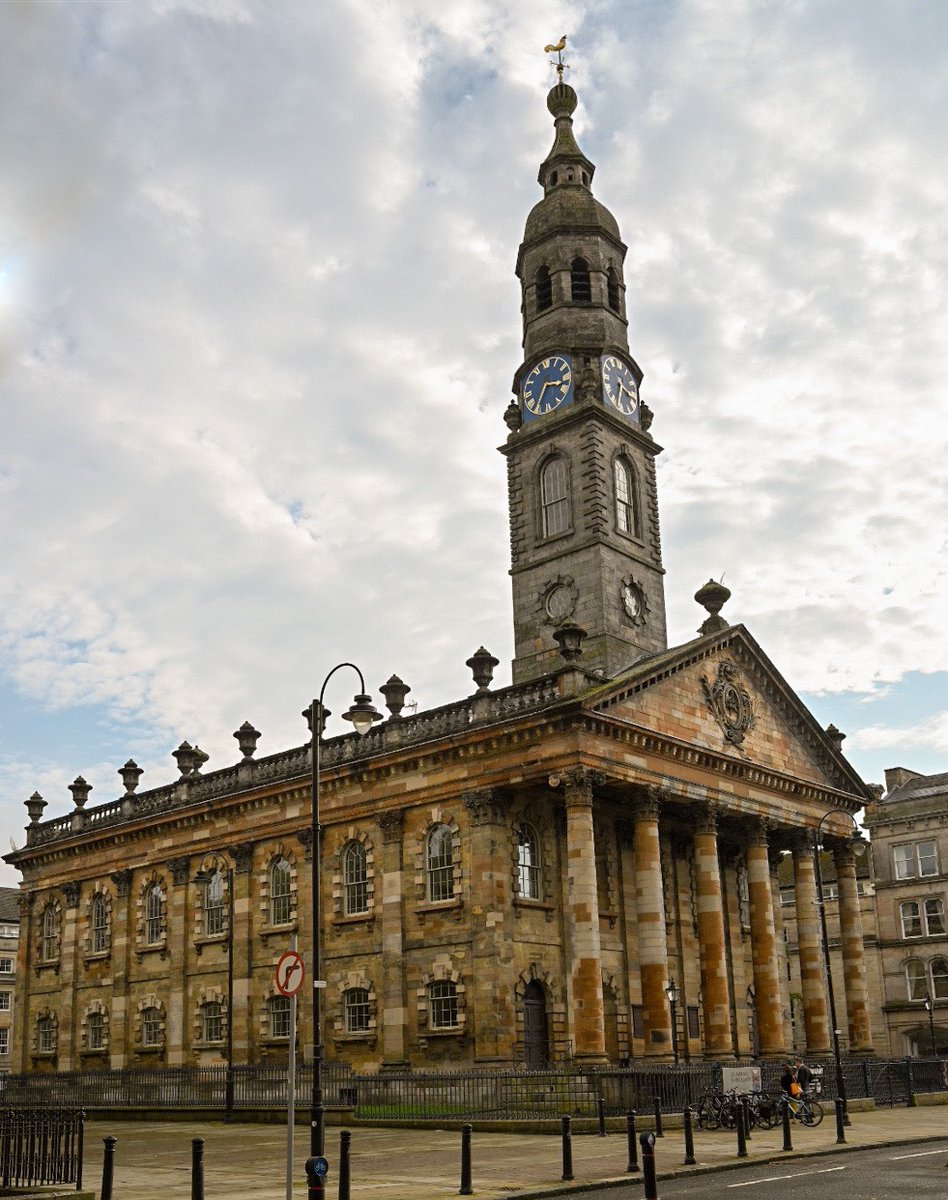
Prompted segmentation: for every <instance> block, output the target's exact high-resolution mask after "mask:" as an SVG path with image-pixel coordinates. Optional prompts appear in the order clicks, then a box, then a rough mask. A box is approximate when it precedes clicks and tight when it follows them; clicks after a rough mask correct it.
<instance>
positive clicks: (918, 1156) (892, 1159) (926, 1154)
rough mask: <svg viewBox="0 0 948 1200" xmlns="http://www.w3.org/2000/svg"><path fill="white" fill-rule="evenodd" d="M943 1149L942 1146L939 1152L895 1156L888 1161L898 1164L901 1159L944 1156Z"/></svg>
mask: <svg viewBox="0 0 948 1200" xmlns="http://www.w3.org/2000/svg"><path fill="white" fill-rule="evenodd" d="M944 1153H945V1148H944V1146H942V1148H941V1149H940V1150H919V1151H918V1153H917V1154H896V1155H894V1156H893V1157H892V1158H890V1159H889V1161H890V1162H899V1161H901V1159H903V1158H928V1156H929V1155H930V1154H944Z"/></svg>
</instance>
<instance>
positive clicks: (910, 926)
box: [899, 900, 922, 938]
mask: <svg viewBox="0 0 948 1200" xmlns="http://www.w3.org/2000/svg"><path fill="white" fill-rule="evenodd" d="M899 912H900V915H901V918H902V937H904V938H910V937H921V936H922V913H921V909H920V908H919V905H918V901H917V900H907V901H906V902H905V904H903V905H901V907H900V909H899Z"/></svg>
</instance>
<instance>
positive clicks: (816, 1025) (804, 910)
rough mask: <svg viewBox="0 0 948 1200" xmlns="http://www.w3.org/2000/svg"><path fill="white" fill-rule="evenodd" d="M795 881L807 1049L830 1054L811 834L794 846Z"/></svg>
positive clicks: (815, 1052)
mask: <svg viewBox="0 0 948 1200" xmlns="http://www.w3.org/2000/svg"><path fill="white" fill-rule="evenodd" d="M793 883H794V890H795V892H796V899H797V944H798V947H799V955H800V986H801V989H802V991H803V1023H804V1027H805V1029H806V1046H807V1051H808V1052H809V1053H810V1054H829V1052H830V1035H829V1021H828V1019H827V1015H826V986H825V983H824V979H823V970H824V967H823V950H822V945H821V940H820V915H819V910H818V909H817V904H816V871H815V868H814V865H813V843H812V841H811V840H810V838H809V837H808V836H805V837H802V838H800V839H799V840H798V841H797V843H796V844H795V845H794V847H793Z"/></svg>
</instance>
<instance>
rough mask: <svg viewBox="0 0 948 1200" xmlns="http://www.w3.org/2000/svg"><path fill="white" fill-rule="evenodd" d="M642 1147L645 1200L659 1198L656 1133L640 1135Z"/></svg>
mask: <svg viewBox="0 0 948 1200" xmlns="http://www.w3.org/2000/svg"><path fill="white" fill-rule="evenodd" d="M639 1145H640V1146H641V1147H642V1182H643V1183H644V1184H645V1200H658V1182H657V1180H656V1177H655V1134H654V1133H643V1134H640V1135H639Z"/></svg>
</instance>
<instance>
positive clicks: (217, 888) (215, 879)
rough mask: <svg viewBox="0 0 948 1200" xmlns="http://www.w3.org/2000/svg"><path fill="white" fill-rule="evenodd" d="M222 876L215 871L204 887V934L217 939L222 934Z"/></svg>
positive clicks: (221, 873)
mask: <svg viewBox="0 0 948 1200" xmlns="http://www.w3.org/2000/svg"><path fill="white" fill-rule="evenodd" d="M224 926H225V923H224V874H223V872H222V871H220V870H218V869H215V871H214V873H213V875H212V876H211V877H210V879H209V880H208V881H207V883H206V884H205V886H204V933H205V936H207V937H217V936H218V935H219V934H221V933H223V932H224Z"/></svg>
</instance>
